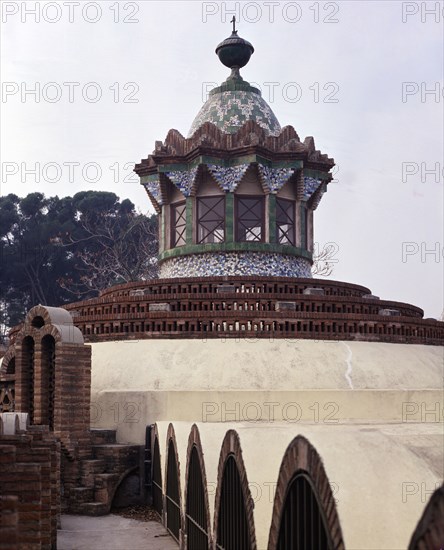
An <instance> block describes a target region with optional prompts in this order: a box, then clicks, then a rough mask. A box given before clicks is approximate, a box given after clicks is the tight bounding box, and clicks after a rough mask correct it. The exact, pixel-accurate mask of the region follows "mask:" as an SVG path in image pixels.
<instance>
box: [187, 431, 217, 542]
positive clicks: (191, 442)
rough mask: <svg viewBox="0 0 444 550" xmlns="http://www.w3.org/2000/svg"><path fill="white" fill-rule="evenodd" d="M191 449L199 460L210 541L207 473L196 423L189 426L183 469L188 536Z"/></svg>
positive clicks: (209, 539)
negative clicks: (185, 459) (184, 468)
mask: <svg viewBox="0 0 444 550" xmlns="http://www.w3.org/2000/svg"><path fill="white" fill-rule="evenodd" d="M193 449H195V450H196V452H197V457H198V461H199V466H200V474H201V476H202V485H203V493H204V510H205V514H206V520H207V521H206V523H207V525H206V531H207V534H208V541H210V542H211V516H210V504H209V499H208V486H207V475H206V470H205V460H204V453H203V450H202V443H201V440H200V433H199V428H198V427H197V426H196V424H193V425H192V427H191V431H190V435H189V437H188V447H187V465H186V471H185V498H184V502H185V509H184V518H185V523H184V525H185V529H186V534H187V536H188V529H187V513H188V509H187V503H188V484H189V477H190V461H191V453H192V452H193Z"/></svg>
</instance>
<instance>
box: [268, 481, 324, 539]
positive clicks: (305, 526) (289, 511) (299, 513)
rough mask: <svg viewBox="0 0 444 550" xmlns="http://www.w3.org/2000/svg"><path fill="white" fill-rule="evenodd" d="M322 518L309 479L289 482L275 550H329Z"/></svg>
mask: <svg viewBox="0 0 444 550" xmlns="http://www.w3.org/2000/svg"><path fill="white" fill-rule="evenodd" d="M327 533H328V530H327V528H326V524H325V518H324V516H323V513H322V510H321V508H320V506H319V503H318V499H317V497H316V494H315V491H314V489H313V486H312V484H311V482H310V479H309V477H308V476H307V475H306V474H304V473H302V472H299V473H297V474H296V475H295V476H294V478H293V479H292V481H291V482H290V485H289V488H288V491H287V495H286V497H285V503H284V507H283V511H282V516H281V523H280V527H279V538H278V544H277V550H313V549H314V548H316V550H331V548H332V545H331V543H330V540H329V536H328V534H327Z"/></svg>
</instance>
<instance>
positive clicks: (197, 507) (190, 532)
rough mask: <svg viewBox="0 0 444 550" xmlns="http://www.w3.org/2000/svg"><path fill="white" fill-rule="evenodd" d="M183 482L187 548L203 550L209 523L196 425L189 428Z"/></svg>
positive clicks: (203, 467) (209, 538) (204, 473)
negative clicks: (184, 481)
mask: <svg viewBox="0 0 444 550" xmlns="http://www.w3.org/2000/svg"><path fill="white" fill-rule="evenodd" d="M185 480H186V485H185V511H184V516H185V524H184V527H185V533H186V537H187V548H188V550H203V549H205V548H209V547H210V543H211V521H210V506H209V500H208V489H207V476H206V472H205V462H204V455H203V450H202V444H201V441H200V434H199V429H198V427H197V426H196V424H193V426H192V427H191V432H190V436H189V438H188V448H187V467H186V474H185Z"/></svg>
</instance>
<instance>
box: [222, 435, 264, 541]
mask: <svg viewBox="0 0 444 550" xmlns="http://www.w3.org/2000/svg"><path fill="white" fill-rule="evenodd" d="M253 509H254V503H253V498H252V496H251V493H250V489H249V487H248V478H247V473H246V470H245V465H244V461H243V458H242V449H241V445H240V440H239V435H238V433H237V432H236V431H235V430H229V431H228V432H227V433H226V434H225V437H224V440H223V443H222V448H221V451H220V456H219V466H218V474H217V489H216V499H215V506H214V527H213V533H214V538H215V542H216V548H217V549H218V550H219V549H223V550H256V548H257V546H256V533H255V528H254V517H253Z"/></svg>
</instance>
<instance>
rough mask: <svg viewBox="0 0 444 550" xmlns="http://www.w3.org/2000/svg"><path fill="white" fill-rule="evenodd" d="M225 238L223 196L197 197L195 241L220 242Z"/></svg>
mask: <svg viewBox="0 0 444 550" xmlns="http://www.w3.org/2000/svg"><path fill="white" fill-rule="evenodd" d="M224 240H225V197H223V196H222V197H205V198H199V199H197V242H198V243H199V244H201V243H221V242H223V241H224Z"/></svg>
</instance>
